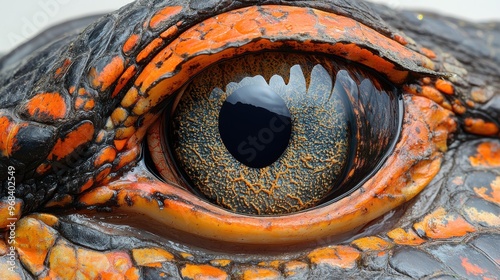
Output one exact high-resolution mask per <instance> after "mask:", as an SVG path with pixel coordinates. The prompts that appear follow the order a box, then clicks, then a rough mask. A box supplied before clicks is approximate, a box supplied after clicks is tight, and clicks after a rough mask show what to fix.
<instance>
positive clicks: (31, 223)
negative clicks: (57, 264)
mask: <svg viewBox="0 0 500 280" xmlns="http://www.w3.org/2000/svg"><path fill="white" fill-rule="evenodd" d="M56 237H57V232H56V231H55V230H54V229H52V228H51V227H49V226H47V225H46V224H44V223H42V222H41V221H38V220H36V219H34V218H24V219H21V220H20V221H18V222H17V229H16V245H15V246H16V249H17V252H18V253H19V259H20V260H21V262H22V263H23V265H24V267H26V268H27V269H28V271H30V272H31V273H32V274H34V275H38V274H40V273H41V272H42V271H43V270H44V269H45V266H44V262H45V257H46V256H47V253H48V252H49V250H50V249H51V248H52V246H53V245H54V242H55V240H56Z"/></svg>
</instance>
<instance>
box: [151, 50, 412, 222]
mask: <svg viewBox="0 0 500 280" xmlns="http://www.w3.org/2000/svg"><path fill="white" fill-rule="evenodd" d="M401 111H402V103H401V99H400V98H399V97H398V91H397V88H396V87H395V86H393V85H392V84H391V83H390V82H388V81H386V80H385V79H384V78H382V77H380V76H378V75H377V74H376V73H373V71H371V70H367V69H365V67H363V66H361V65H357V64H355V63H347V62H346V61H344V60H342V59H340V58H337V57H334V56H326V55H317V54H308V53H281V52H267V53H259V54H252V55H244V56H240V57H238V58H234V59H230V60H226V61H223V62H220V63H217V64H215V65H212V66H210V67H209V68H207V69H205V70H204V71H203V72H201V73H200V74H198V75H197V76H196V77H194V78H193V79H192V80H191V81H190V82H189V83H188V84H187V85H186V86H185V87H183V88H182V90H180V91H178V93H177V95H176V98H174V99H172V102H171V103H170V105H169V106H168V108H167V110H165V113H164V115H163V117H162V118H161V119H160V121H159V123H158V125H159V126H160V129H159V130H158V131H159V139H161V146H162V149H160V150H158V149H153V148H151V150H152V151H153V156H152V158H153V159H154V162H155V165H156V168H157V169H158V170H159V173H162V174H165V173H167V175H164V176H163V178H164V179H165V180H170V181H171V180H174V181H175V183H177V184H178V185H181V186H184V187H185V188H187V189H189V190H191V191H192V192H194V193H196V194H198V195H199V196H200V197H202V198H203V199H206V200H208V201H210V202H211V203H213V204H216V205H218V206H221V207H223V208H226V209H229V210H231V211H234V212H238V213H244V214H254V215H275V214H286V213H291V212H296V211H301V210H305V209H308V208H311V207H314V206H317V205H319V204H322V203H328V202H332V201H336V200H338V199H340V198H342V197H344V196H346V195H348V194H349V193H350V192H352V191H354V190H356V189H357V187H358V186H360V185H361V184H362V183H363V182H364V181H365V180H366V179H367V178H368V177H369V175H370V173H372V172H376V171H377V168H378V167H379V166H380V164H381V163H382V162H383V160H384V158H385V155H387V153H388V152H390V150H391V149H392V147H393V144H394V142H395V140H396V139H397V136H398V131H399V127H400V125H401V117H402V116H401V115H402V114H401V113H400V112H401ZM155 145H156V142H155ZM172 178H174V179H172ZM175 178H178V179H175Z"/></svg>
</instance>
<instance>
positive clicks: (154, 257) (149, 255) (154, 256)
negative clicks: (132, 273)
mask: <svg viewBox="0 0 500 280" xmlns="http://www.w3.org/2000/svg"><path fill="white" fill-rule="evenodd" d="M132 257H133V258H134V261H135V263H137V265H140V266H149V267H158V264H159V263H162V262H167V261H173V260H174V255H172V254H171V253H170V252H167V251H165V250H163V249H161V248H143V249H133V250H132ZM160 266H161V265H160Z"/></svg>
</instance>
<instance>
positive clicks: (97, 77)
mask: <svg viewBox="0 0 500 280" xmlns="http://www.w3.org/2000/svg"><path fill="white" fill-rule="evenodd" d="M124 70H125V61H124V60H123V58H122V57H119V56H115V57H113V58H112V59H111V61H110V62H109V63H107V64H106V65H104V67H102V69H98V68H91V69H90V71H89V74H88V77H89V81H90V83H91V85H92V86H93V87H94V88H96V89H100V90H101V91H105V90H107V89H108V88H109V87H110V86H111V85H112V84H113V83H115V82H117V81H118V78H119V77H120V76H121V75H122V73H123V71H124Z"/></svg>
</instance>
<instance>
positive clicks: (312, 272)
mask: <svg viewBox="0 0 500 280" xmlns="http://www.w3.org/2000/svg"><path fill="white" fill-rule="evenodd" d="M156 2H158V3H156ZM156 2H153V1H138V2H136V3H133V4H131V5H129V6H127V7H124V8H123V9H121V10H119V11H117V12H116V13H113V14H112V15H110V16H106V17H104V18H102V19H101V20H99V21H98V22H96V23H95V24H93V25H91V26H89V27H88V28H87V29H85V30H84V31H83V33H81V34H80V35H70V36H67V37H66V38H64V39H61V40H60V41H57V42H55V43H53V44H52V45H48V46H47V47H46V48H45V49H41V50H40V51H38V52H37V53H34V54H33V55H31V56H30V57H29V58H28V59H27V60H25V61H21V62H16V63H14V62H12V63H9V65H2V67H3V68H2V72H0V85H1V86H0V130H1V131H2V134H1V137H0V153H1V154H0V169H1V170H2V171H1V172H2V173H1V174H0V179H1V180H2V193H1V201H0V228H2V229H3V230H4V232H5V235H4V239H3V241H0V270H1V271H2V277H3V278H2V279H4V278H5V279H32V278H40V279H58V278H59V279H140V278H144V279H162V278H166V279H179V278H183V279H285V278H286V279H337V278H338V279H348V278H353V279H359V278H367V279H373V278H376V277H380V278H390V279H393V278H401V279H405V278H433V277H438V278H439V277H442V278H445V276H449V277H455V278H464V279H496V278H498V275H500V265H499V262H500V250H499V249H498V246H495V245H496V244H500V218H499V217H500V208H499V204H500V140H499V139H498V138H499V136H500V133H499V128H500V126H499V114H500V94H499V92H500V79H499V74H500V66H499V65H500V41H499V38H500V36H499V33H500V27H499V26H498V25H495V24H490V25H487V24H484V25H475V24H471V23H459V22H458V21H457V20H455V19H447V18H442V17H436V16H432V15H428V16H424V19H423V20H418V19H417V17H416V15H415V14H413V13H410V12H408V13H397V12H395V11H391V10H388V9H387V8H383V7H380V6H371V5H370V4H366V3H364V2H347V1H293V2H292V1H290V2H288V1H284V3H285V4H286V6H278V4H280V3H279V1H258V2H259V3H260V4H262V5H264V4H265V5H264V6H262V7H260V8H257V7H255V6H252V5H253V4H255V3H249V2H247V1H230V0H226V1H201V0H200V1H196V0H192V1H180V0H179V1H170V2H168V3H165V1H156ZM298 23H300V24H298ZM451 23H453V24H451ZM458 26H460V28H461V29H460V32H458V30H457V28H458ZM478 30H481V32H478ZM279 48H286V49H291V50H295V51H298V52H301V51H307V52H323V53H328V54H334V55H337V56H341V57H343V58H345V59H348V60H351V61H354V62H358V63H361V64H364V65H366V66H368V67H370V68H372V69H374V71H376V72H379V73H381V74H382V75H385V76H386V77H387V78H388V79H389V80H391V81H392V82H393V83H395V84H397V85H398V87H399V88H401V90H402V95H403V100H404V105H405V115H404V119H403V126H402V132H401V137H400V139H399V141H398V143H397V145H396V148H395V150H394V151H393V152H392V153H391V155H390V156H389V158H388V159H387V160H386V162H385V163H384V165H383V166H382V167H381V169H380V170H378V171H377V172H376V174H374V175H373V176H372V177H371V178H370V179H369V180H368V181H366V182H365V183H364V184H363V185H362V186H361V187H360V188H359V189H358V190H357V191H355V192H353V193H352V194H351V195H349V196H348V197H346V198H344V199H341V200H339V201H337V202H334V203H330V204H325V205H322V206H320V207H318V208H315V209H311V210H308V211H304V212H299V213H295V214H290V215H284V216H277V217H256V216H243V215H237V214H234V213H231V212H228V211H225V210H222V209H220V208H218V207H215V206H213V205H211V204H209V203H207V202H205V201H202V200H201V199H199V198H197V197H196V196H195V195H193V194H191V193H189V192H187V191H185V190H183V189H181V188H179V187H176V186H173V185H170V184H166V183H163V182H161V181H158V180H157V179H155V177H154V176H152V175H151V174H150V173H149V172H148V171H147V170H146V169H145V168H144V164H143V162H141V157H140V154H141V147H142V145H143V143H144V142H145V137H146V135H148V136H149V137H150V138H151V140H150V141H152V143H154V140H155V139H154V138H155V137H154V136H150V135H154V130H155V127H156V126H155V121H156V119H157V118H158V116H159V114H160V112H161V109H162V108H163V106H164V105H165V104H164V102H163V101H164V100H168V98H169V96H170V95H172V94H174V93H175V92H176V90H177V89H179V88H180V87H181V86H182V85H183V84H184V83H185V82H187V81H188V80H189V78H190V77H192V76H193V75H195V74H196V73H199V72H200V71H202V70H203V68H205V67H206V66H208V65H210V64H212V63H214V62H216V61H219V60H220V59H222V58H227V57H234V56H236V55H238V54H241V53H244V52H255V51H261V50H275V49H279ZM9 166H10V167H11V168H10V169H9ZM12 167H13V168H12ZM14 170H15V174H9V173H8V171H11V173H14V172H13V171H14ZM11 175H14V176H11ZM12 177H15V180H14V179H13V178H12ZM14 182H15V187H16V188H15V200H12V197H11V196H10V193H9V186H13V185H14ZM9 196H10V197H11V199H10V200H9ZM9 206H11V207H10V208H9ZM14 220H15V221H16V223H15V231H11V230H10V229H11V228H12V229H13V227H12V226H9V225H10V223H11V221H14ZM11 236H12V238H10V237H11ZM209 240H210V241H209ZM14 241H15V242H14ZM11 246H12V250H11ZM11 254H14V255H13V256H11ZM11 261H12V262H13V263H11Z"/></svg>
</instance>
